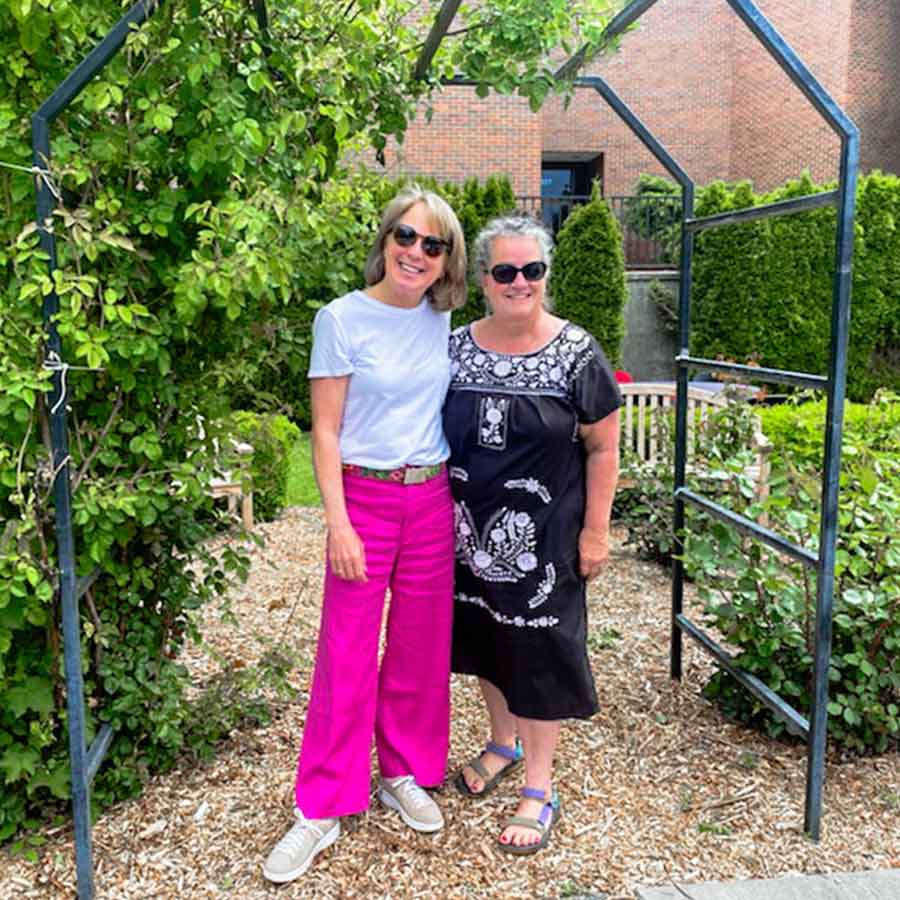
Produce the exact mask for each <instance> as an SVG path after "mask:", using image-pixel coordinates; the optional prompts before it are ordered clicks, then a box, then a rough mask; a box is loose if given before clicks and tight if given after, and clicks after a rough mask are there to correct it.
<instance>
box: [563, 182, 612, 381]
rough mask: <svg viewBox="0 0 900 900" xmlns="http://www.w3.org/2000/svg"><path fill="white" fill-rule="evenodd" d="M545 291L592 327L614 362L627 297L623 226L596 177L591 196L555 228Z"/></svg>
mask: <svg viewBox="0 0 900 900" xmlns="http://www.w3.org/2000/svg"><path fill="white" fill-rule="evenodd" d="M549 293H550V296H551V297H552V298H553V302H554V304H555V307H556V312H557V313H558V314H559V315H560V316H562V317H563V318H566V319H571V320H572V321H573V322H577V323H578V324H579V325H581V326H583V327H584V328H586V329H587V330H588V331H590V332H591V334H593V335H594V337H596V338H597V340H598V341H599V342H600V345H601V346H602V347H603V350H604V352H605V353H606V355H607V357H609V361H610V362H611V363H612V364H613V365H616V364H618V363H619V362H620V360H621V357H622V340H623V338H624V337H625V314H624V310H625V303H626V301H627V299H628V287H627V285H626V284H625V257H624V253H623V250H622V232H621V230H620V228H619V223H618V222H617V221H616V217H615V216H614V215H613V213H612V210H611V209H610V208H609V205H608V204H607V202H606V201H605V200H604V199H603V198H602V197H601V196H600V192H599V188H598V186H597V184H596V183H595V185H594V188H593V192H592V194H591V199H590V202H588V203H586V204H584V206H579V207H576V208H575V209H574V210H573V211H572V213H571V214H570V215H569V217H568V218H567V219H566V221H565V224H564V225H563V226H562V228H561V229H560V231H559V235H558V236H557V239H556V253H555V254H554V257H553V268H552V270H551V272H550V284H549Z"/></svg>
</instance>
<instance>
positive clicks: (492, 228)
mask: <svg viewBox="0 0 900 900" xmlns="http://www.w3.org/2000/svg"><path fill="white" fill-rule="evenodd" d="M502 237H510V238H520V237H521V238H534V240H535V241H536V242H537V245H538V249H539V250H540V254H541V261H542V262H545V263H546V264H547V274H546V276H545V278H547V279H549V278H550V266H551V264H552V261H553V238H552V237H551V236H550V232H549V231H547V229H546V228H545V227H544V226H543V225H542V224H541V223H540V222H539V221H538V220H537V219H533V218H532V217H531V216H528V215H524V214H521V213H515V214H513V215H508V216H498V217H497V218H495V219H491V220H490V221H489V222H488V223H487V224H486V225H485V226H484V228H482V229H481V231H479V232H478V237H476V238H475V243H474V244H473V246H472V274H473V275H474V277H475V280H476V281H477V282H478V285H479V287H480V286H481V278H482V276H484V275H487V273H488V270H489V268H490V263H491V249H492V247H493V245H494V241H496V240H497V238H502ZM485 305H487V298H485ZM544 306H545V307H546V308H547V309H551V308H552V306H553V301H552V300H551V299H550V295H549V294H548V293H547V292H546V289H545V291H544Z"/></svg>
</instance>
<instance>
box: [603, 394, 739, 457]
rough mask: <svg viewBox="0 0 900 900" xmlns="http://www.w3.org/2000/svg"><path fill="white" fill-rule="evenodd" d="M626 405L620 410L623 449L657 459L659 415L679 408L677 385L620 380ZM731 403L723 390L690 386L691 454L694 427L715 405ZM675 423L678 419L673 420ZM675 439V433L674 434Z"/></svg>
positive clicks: (690, 450)
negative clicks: (677, 405) (722, 392)
mask: <svg viewBox="0 0 900 900" xmlns="http://www.w3.org/2000/svg"><path fill="white" fill-rule="evenodd" d="M619 390H620V391H621V392H622V396H623V397H624V398H625V406H624V407H622V409H621V411H620V414H619V422H620V438H619V444H620V447H621V449H622V450H626V449H628V450H631V451H632V452H633V453H635V454H636V455H637V457H638V458H639V459H641V460H643V461H645V462H651V463H653V462H656V461H657V459H658V458H659V455H660V450H661V449H663V448H660V446H659V427H658V425H657V424H655V423H656V421H658V420H657V416H659V415H666V414H667V411H668V410H674V408H675V385H674V384H671V383H667V382H650V381H644V382H632V383H629V384H620V385H619ZM727 405H728V400H727V398H726V397H724V396H723V395H722V394H721V393H719V392H714V391H709V390H706V389H705V388H698V387H690V386H688V417H687V421H688V434H687V437H688V455H690V454H691V453H692V452H693V449H694V430H695V428H696V426H697V424H698V423H700V422H703V421H704V420H705V419H706V418H707V417H708V416H709V415H710V413H711V412H712V410H713V409H719V408H722V407H725V406H727ZM673 427H674V423H673ZM672 440H673V441H674V433H673V434H672Z"/></svg>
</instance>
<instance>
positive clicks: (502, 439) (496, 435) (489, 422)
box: [478, 397, 509, 450]
mask: <svg viewBox="0 0 900 900" xmlns="http://www.w3.org/2000/svg"><path fill="white" fill-rule="evenodd" d="M508 409H509V397H482V399H481V404H480V406H479V423H478V443H479V445H480V446H482V447H488V448H489V449H491V450H505V449H506V413H507V410H508Z"/></svg>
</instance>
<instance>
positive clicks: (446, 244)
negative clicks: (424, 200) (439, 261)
mask: <svg viewBox="0 0 900 900" xmlns="http://www.w3.org/2000/svg"><path fill="white" fill-rule="evenodd" d="M391 233H392V234H393V235H394V240H395V241H396V242H397V244H398V245H399V246H400V247H412V245H413V244H415V242H416V241H417V240H419V239H420V238H421V240H422V252H423V253H424V254H425V255H426V256H430V257H432V258H435V257H438V256H440V255H441V254H442V253H449V252H450V241H445V240H444V239H443V238H439V237H436V236H435V235H433V234H419V232H418V231H416V229H415V228H413V227H412V226H411V225H395V226H394V227H393V228H392V229H391Z"/></svg>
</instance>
